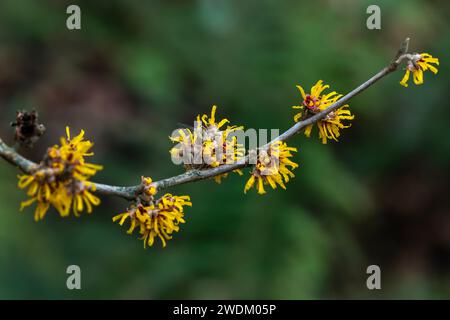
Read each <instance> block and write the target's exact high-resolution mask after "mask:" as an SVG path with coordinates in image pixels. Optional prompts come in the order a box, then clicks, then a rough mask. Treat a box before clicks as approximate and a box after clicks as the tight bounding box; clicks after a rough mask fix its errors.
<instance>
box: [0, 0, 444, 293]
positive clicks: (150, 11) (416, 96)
mask: <svg viewBox="0 0 450 320" xmlns="http://www.w3.org/2000/svg"><path fill="white" fill-rule="evenodd" d="M69 4H78V5H79V6H80V7H81V12H82V30H80V31H69V30H67V29H66V18H67V17H68V15H67V14H66V7H67V6H68V5H69ZM370 4H378V5H379V6H380V7H381V10H382V12H381V14H382V29H381V30H368V29H367V28H366V19H367V17H368V15H367V14H366V8H367V6H368V5H370ZM449 11H450V10H449V5H448V1H444V0H441V1H436V0H435V1H425V0H422V1H419V0H414V1H372V0H371V1H350V0H344V1H331V0H329V1H323V0H321V1H275V0H258V1H256V0H255V1H253V0H251V1H238V0H235V1H232V0H230V1H226V0H198V1H184V0H183V1H181V0H178V1H125V0H123V1H118V0H114V1H112V0H108V1H70V2H69V1H60V0H58V1H57V0H53V1H50V0H47V1H42V0H40V1H37V0H35V1H30V0H21V1H14V0H2V1H1V2H0V111H1V112H0V120H1V121H0V136H1V137H2V138H3V139H4V140H5V141H6V142H8V143H10V144H12V136H13V133H12V128H11V127H9V123H10V122H11V121H13V120H14V117H15V111H16V110H17V109H33V108H34V109H36V110H37V111H38V112H39V114H40V118H41V120H42V122H44V123H45V125H46V127H47V133H46V135H45V136H44V137H43V138H42V139H41V140H40V141H39V143H38V144H37V145H36V146H35V148H34V149H32V150H22V153H23V154H24V155H26V156H27V157H29V158H31V159H33V160H35V161H38V160H39V159H40V158H41V156H42V154H43V153H44V152H45V150H46V148H47V147H48V146H49V145H52V144H54V143H57V142H58V139H59V136H61V135H63V134H64V128H65V126H66V125H69V126H70V127H72V128H73V129H75V130H78V129H81V128H83V129H85V130H86V131H87V135H88V137H89V138H90V139H92V140H94V141H95V143H96V145H95V152H96V154H95V157H94V161H95V162H97V163H101V164H104V166H105V170H104V171H102V172H100V173H99V174H98V175H97V176H96V179H95V180H96V181H101V182H104V183H111V184H121V185H133V184H137V183H138V182H139V178H140V176H141V175H148V176H151V177H153V178H154V179H161V178H165V177H168V176H171V175H176V174H179V173H181V172H182V171H183V169H182V168H181V167H177V166H175V165H173V164H172V163H171V161H170V155H169V153H168V150H169V148H170V147H171V143H170V141H169V140H168V135H169V134H170V133H171V132H172V130H173V129H175V128H177V127H178V126H179V123H186V124H191V123H192V121H193V119H194V117H195V116H196V115H197V114H198V113H207V112H208V111H209V110H210V107H211V105H212V104H217V105H218V106H219V116H220V117H227V118H229V119H230V120H231V121H232V122H233V123H236V124H244V125H245V126H246V127H247V128H267V129H271V128H279V129H280V130H285V129H287V128H288V127H289V126H291V125H292V117H293V115H294V110H292V109H291V108H290V107H291V106H292V105H295V104H298V103H299V93H298V91H297V89H296V88H295V85H296V84H302V85H304V86H306V87H310V86H311V85H313V84H314V83H315V82H316V81H317V80H318V79H324V80H325V81H326V82H328V83H331V84H332V85H333V88H335V89H336V90H338V91H340V92H344V93H345V92H348V91H349V90H351V89H352V88H354V87H356V86H357V85H359V84H360V83H361V82H363V81H364V80H366V79H367V78H368V77H369V76H371V75H372V74H374V73H375V72H377V71H378V70H379V69H381V68H382V67H383V66H384V65H386V63H388V62H389V61H390V59H391V58H392V57H393V55H394V54H395V53H396V50H397V49H398V45H399V43H400V42H401V41H402V40H403V39H404V38H405V37H406V36H409V37H411V38H412V40H411V49H412V50H417V51H419V52H422V51H425V52H430V53H432V54H433V55H435V56H437V57H439V58H440V59H441V66H440V70H439V73H438V75H437V76H434V75H432V74H429V73H427V74H426V76H425V77H426V79H425V84H424V85H422V86H419V87H417V86H414V85H410V87H409V88H407V89H406V88H403V87H401V86H400V85H399V84H398V82H399V80H400V79H401V77H402V75H403V74H402V72H396V73H394V74H392V75H390V76H388V77H387V78H385V79H383V80H382V81H381V82H379V83H377V84H376V85H375V86H374V87H372V88H371V89H370V90H368V91H366V92H364V93H363V94H361V95H360V96H358V97H356V98H354V99H353V100H352V101H351V107H352V110H353V111H354V113H355V114H356V120H355V121H354V122H353V126H352V128H350V129H347V130H345V131H344V132H343V135H342V138H341V141H340V142H339V143H330V144H328V145H322V144H320V143H319V141H318V139H309V140H308V139H306V138H305V137H304V136H303V135H299V136H298V137H295V138H294V139H293V140H292V141H291V144H293V145H296V146H298V147H299V152H298V155H297V156H296V161H297V162H299V163H300V165H301V166H300V168H298V169H297V170H296V175H297V176H296V178H295V179H294V180H293V181H292V182H290V183H289V185H288V189H287V191H283V190H278V189H277V190H276V191H271V192H269V193H268V194H266V195H265V196H258V195H257V194H256V193H255V192H250V193H249V194H247V195H244V194H243V187H244V184H245V181H246V177H245V178H243V177H239V176H234V175H232V176H230V177H229V178H228V179H226V180H225V181H224V182H223V183H222V185H216V184H215V183H214V182H213V181H204V182H199V183H194V184H189V185H184V186H179V187H176V188H173V189H171V190H170V191H171V192H173V193H175V194H189V195H190V196H191V198H192V201H193V203H194V206H193V208H192V209H190V210H188V211H187V223H186V224H185V225H183V227H182V230H181V231H180V232H179V233H178V234H176V235H175V237H174V240H172V241H171V242H170V243H169V245H168V247H167V248H166V249H164V250H163V249H162V248H161V247H160V246H159V245H157V246H155V247H153V248H151V249H147V250H144V249H143V246H142V243H141V241H139V240H137V238H136V237H135V236H128V235H126V233H125V231H126V229H125V228H121V227H120V226H118V225H117V224H113V223H112V222H111V217H112V216H113V215H114V214H117V213H119V212H122V211H123V210H124V209H125V208H126V207H127V205H128V203H127V202H126V201H124V200H121V199H116V198H103V205H102V206H101V207H100V208H98V209H97V210H95V212H94V214H92V215H83V216H82V217H81V218H78V219H76V218H73V217H71V218H68V219H61V218H59V217H58V216H57V214H56V212H54V211H52V212H49V214H48V215H47V217H46V219H45V220H44V221H42V222H39V223H35V222H33V210H32V209H29V210H26V211H25V212H24V213H19V211H18V208H19V203H20V201H21V200H23V199H25V198H26V196H25V193H24V192H23V191H21V190H18V189H17V188H16V183H17V180H16V175H17V171H16V170H15V169H14V168H13V167H11V166H10V165H8V164H6V163H5V162H0V298H3V299H13V298H18V299H22V298H32V299H38V298H41V299H56V298H64V299H66V298H79V299H93V298H102V299H103V298H113V299H122V298H123V299H168V298H180V299H188V298H192V299H204V298H209V299H216V298H224V299H229V298H236V299H241V298H245V299H272V298H274V299H316V298H320V299H323V298H327V299H329V298H331V299H335V298H343V299H347V298H367V299H379V298H383V299H392V298H421V299H429V298H449V297H450V215H449V214H450V200H449V199H450V197H449V195H448V194H449V191H450V188H449V181H450V179H449V178H450V174H449V163H450V161H449V160H450V139H449V134H450V132H449V125H448V119H449V116H450V108H449V104H448V91H447V90H448V86H449V83H450V82H449V81H450V80H449V77H448V71H449V68H448V63H447V61H448V60H449V59H448V52H449V50H450V42H449V41H450V38H449V32H448V31H449V23H448V16H449V13H450V12H449ZM316 134H317V133H316ZM247 175H248V173H247V172H246V176H247ZM71 264H76V265H79V266H80V267H81V270H82V290H80V291H76V290H75V291H69V290H67V289H66V278H67V276H68V275H67V274H66V268H67V266H68V265H71ZM371 264H376V265H379V266H380V267H381V271H382V290H378V291H377V290H375V291H370V290H368V289H367V288H366V279H367V274H366V268H367V266H369V265H371Z"/></svg>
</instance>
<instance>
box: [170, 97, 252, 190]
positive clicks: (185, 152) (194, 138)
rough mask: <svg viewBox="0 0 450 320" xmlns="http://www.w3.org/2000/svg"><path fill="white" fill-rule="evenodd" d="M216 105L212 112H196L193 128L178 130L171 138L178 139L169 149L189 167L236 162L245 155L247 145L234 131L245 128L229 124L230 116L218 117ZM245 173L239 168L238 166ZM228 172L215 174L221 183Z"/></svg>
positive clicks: (188, 168)
mask: <svg viewBox="0 0 450 320" xmlns="http://www.w3.org/2000/svg"><path fill="white" fill-rule="evenodd" d="M216 110H217V107H216V106H213V107H212V109H211V115H210V116H208V115H206V114H203V115H202V116H200V115H198V116H197V121H196V122H195V127H194V129H193V130H191V129H189V128H186V129H180V130H178V131H177V134H176V135H173V136H171V137H169V138H170V140H171V141H172V142H175V143H177V145H176V146H175V147H173V148H172V149H171V150H170V154H171V155H172V158H173V159H174V160H177V161H178V162H183V163H184V166H185V168H186V170H191V169H207V168H216V167H218V166H221V165H224V164H230V163H235V162H237V161H239V160H240V159H242V158H243V157H244V153H245V149H244V147H243V146H242V145H241V144H239V143H238V141H237V137H236V136H232V135H231V134H232V133H233V132H235V131H237V130H243V128H244V127H243V126H234V125H233V126H227V127H226V128H224V125H226V124H227V123H229V120H228V119H222V120H220V121H217V120H216ZM234 172H237V173H239V174H242V172H241V171H240V170H235V171H234ZM226 176H227V174H223V175H220V176H216V177H215V178H214V180H215V181H216V182H218V183H220V181H221V179H222V178H225V177H226Z"/></svg>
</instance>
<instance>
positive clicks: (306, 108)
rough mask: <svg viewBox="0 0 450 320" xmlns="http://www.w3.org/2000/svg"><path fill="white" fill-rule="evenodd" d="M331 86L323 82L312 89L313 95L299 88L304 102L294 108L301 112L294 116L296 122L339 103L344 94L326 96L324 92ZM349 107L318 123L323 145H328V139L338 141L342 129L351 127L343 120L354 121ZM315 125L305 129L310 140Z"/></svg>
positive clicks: (333, 93) (342, 108)
mask: <svg viewBox="0 0 450 320" xmlns="http://www.w3.org/2000/svg"><path fill="white" fill-rule="evenodd" d="M329 87H330V86H329V85H324V84H323V81H322V80H319V81H317V83H316V84H315V85H314V86H313V87H312V88H311V93H309V94H306V93H305V90H304V89H303V88H302V87H301V86H297V88H298V89H299V90H300V94H301V95H302V98H303V102H302V104H301V105H299V106H293V107H292V108H294V109H300V110H301V111H300V112H299V113H297V114H296V115H295V116H294V121H295V122H298V121H299V120H301V119H304V118H306V117H307V116H309V115H314V114H316V113H319V112H320V111H322V110H325V109H327V108H328V107H329V106H331V105H332V104H333V103H335V102H337V101H338V100H339V99H340V98H341V97H342V94H338V93H337V92H336V91H332V92H330V93H327V94H324V93H323V91H324V90H326V89H328V88H329ZM348 107H349V106H348V105H347V104H346V105H344V106H342V107H340V108H339V109H337V110H335V111H332V112H330V113H329V114H328V115H327V116H326V117H325V118H323V119H321V120H319V121H317V122H316V123H317V127H318V129H319V139H321V141H322V143H324V144H326V143H327V140H328V139H333V140H335V141H338V139H337V138H338V137H339V136H340V135H341V134H340V132H339V131H340V129H344V128H348V127H350V126H351V125H345V124H344V123H343V120H353V119H354V117H355V116H354V115H352V114H351V112H350V110H349V109H348ZM313 126H314V124H310V125H308V126H306V128H305V135H306V136H307V137H308V138H309V137H310V136H311V131H312V128H313Z"/></svg>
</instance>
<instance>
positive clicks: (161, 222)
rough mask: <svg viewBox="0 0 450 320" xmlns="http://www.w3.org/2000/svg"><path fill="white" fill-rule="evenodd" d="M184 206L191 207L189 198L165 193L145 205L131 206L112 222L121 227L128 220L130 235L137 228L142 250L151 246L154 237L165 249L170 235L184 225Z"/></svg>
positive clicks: (170, 237)
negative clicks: (142, 242) (142, 244)
mask: <svg viewBox="0 0 450 320" xmlns="http://www.w3.org/2000/svg"><path fill="white" fill-rule="evenodd" d="M184 206H190V207H191V206H192V203H191V202H190V198H189V196H174V195H171V194H170V193H166V194H165V195H164V196H162V197H161V198H159V199H158V200H155V201H151V202H150V203H148V204H147V205H143V204H141V203H140V204H138V205H136V206H132V207H131V208H130V209H129V210H127V211H126V212H124V213H121V214H118V215H116V216H114V217H113V218H112V220H113V221H114V222H116V221H119V224H120V225H121V226H122V225H123V224H124V223H125V221H126V220H127V219H130V227H129V229H128V231H127V233H128V234H132V233H133V231H134V230H135V229H136V228H138V229H139V234H140V235H141V238H140V239H141V240H143V241H144V248H146V246H147V245H148V246H153V244H154V242H155V238H156V237H158V238H159V239H160V240H161V242H162V245H163V247H165V246H166V240H170V239H172V234H173V233H174V232H178V231H179V229H180V227H179V224H180V223H185V220H184Z"/></svg>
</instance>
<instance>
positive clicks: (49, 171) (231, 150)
mask: <svg viewBox="0 0 450 320" xmlns="http://www.w3.org/2000/svg"><path fill="white" fill-rule="evenodd" d="M404 58H406V59H407V66H406V73H405V75H404V77H403V79H402V80H401V81H400V84H401V85H403V86H405V87H407V86H408V80H409V77H410V73H411V72H412V73H413V80H414V83H415V84H417V85H419V84H422V83H423V73H424V72H425V71H427V70H430V71H431V72H433V73H435V74H436V73H437V72H438V69H437V68H436V67H435V66H434V65H439V59H437V58H434V57H432V56H431V55H430V54H428V53H421V54H417V53H416V54H404V55H403V56H402V59H404ZM399 59H400V58H399ZM396 66H397V64H395V65H394V67H396ZM391 67H392V65H391ZM394 69H395V68H389V69H385V70H388V71H393V70H394ZM297 88H298V90H299V91H300V94H301V98H302V101H301V104H300V105H297V106H293V108H294V109H298V110H299V112H298V113H297V114H296V115H295V116H294V121H295V122H299V121H303V120H306V119H308V118H310V117H313V116H314V115H317V114H319V113H321V112H323V111H324V110H326V109H328V108H330V107H331V106H333V105H334V106H333V107H332V109H333V111H330V112H329V110H327V111H325V112H323V113H322V114H320V115H318V116H317V117H321V119H315V118H313V119H310V120H309V121H308V122H306V123H305V122H304V123H301V124H298V125H297V127H296V128H295V127H294V128H293V129H292V128H291V132H288V135H284V138H286V137H287V136H290V135H292V133H293V132H292V130H295V131H294V132H296V131H297V130H298V129H299V128H300V127H303V126H304V125H305V124H307V123H308V124H307V125H306V126H305V130H304V134H305V135H306V136H307V137H310V136H311V132H312V129H313V127H314V126H315V125H317V128H318V135H319V139H320V140H321V142H322V143H323V144H326V143H327V141H328V140H335V141H338V138H339V137H340V135H341V132H340V130H341V129H345V128H348V127H350V126H351V125H350V124H349V122H348V121H350V120H353V119H354V115H353V114H352V113H351V111H350V110H349V106H348V104H344V102H345V101H346V100H340V99H341V98H342V96H343V95H342V94H339V93H338V92H336V91H331V90H330V92H326V91H327V89H329V88H330V86H329V85H326V84H324V83H323V81H322V80H319V81H317V83H316V84H315V85H314V86H312V87H311V90H310V92H309V93H306V92H305V90H304V89H303V87H302V86H300V85H298V86H297ZM338 101H340V102H342V104H343V105H342V106H340V107H339V108H336V106H337V105H335V104H336V103H337V102H338ZM339 104H340V103H339ZM216 110H217V107H216V106H215V105H214V106H212V109H211V114H210V115H206V114H203V115H198V116H197V118H196V121H195V123H194V127H193V128H192V129H190V128H185V129H179V130H177V131H175V132H174V134H173V135H171V136H170V137H169V138H170V140H171V141H172V142H173V143H176V145H175V146H174V147H172V148H171V149H170V151H169V152H170V154H171V156H172V160H173V161H174V162H176V163H183V164H184V166H185V168H186V170H192V169H196V170H205V169H212V168H217V167H219V166H222V165H225V164H232V163H237V162H239V163H238V165H237V166H234V167H232V168H233V169H235V168H240V167H243V166H248V165H250V164H254V166H253V169H252V170H251V172H250V178H249V179H248V180H247V182H246V184H245V186H244V193H247V191H248V190H250V189H251V188H253V187H255V189H256V191H257V193H258V194H265V193H266V189H265V187H266V186H270V187H271V188H272V189H276V188H277V186H280V187H281V188H283V189H286V183H287V182H289V180H290V179H291V178H293V177H295V175H294V173H293V172H292V171H293V170H294V169H296V168H297V167H298V164H297V163H296V162H294V161H293V160H292V158H293V156H294V152H297V149H296V148H294V147H289V146H288V145H287V144H286V143H285V142H284V141H283V140H285V139H282V137H279V138H278V139H280V140H278V139H276V140H274V141H275V142H271V143H269V144H267V145H265V146H264V147H261V148H259V149H257V151H250V152H249V153H248V154H246V151H245V148H244V147H243V145H242V144H240V143H239V142H238V137H237V133H238V132H237V131H240V130H243V126H235V125H229V120H228V119H222V120H217V119H216ZM327 112H328V113H327ZM325 113H327V114H326V115H324V114H325ZM312 120H317V121H315V122H313V121H312ZM13 125H14V126H16V140H18V141H21V142H27V141H28V142H29V143H30V144H32V142H33V141H35V140H33V141H31V139H32V138H36V137H37V136H39V135H41V134H42V133H43V127H41V126H40V125H38V123H37V115H36V114H35V113H31V114H28V113H19V114H18V120H17V121H16V123H14V124H13ZM66 133H67V137H62V138H61V140H60V145H55V146H53V147H51V148H49V149H48V150H47V153H46V156H45V158H44V160H43V161H42V162H41V163H40V164H39V166H38V167H37V169H36V170H34V171H33V172H32V173H31V174H24V175H21V176H19V177H18V178H19V182H18V186H19V188H21V189H27V195H28V196H29V197H30V199H29V200H27V201H24V202H22V203H21V210H22V209H23V208H25V207H27V206H30V205H31V204H33V203H36V208H35V214H34V218H35V220H41V219H43V218H44V216H45V214H46V212H47V211H48V209H49V208H50V206H53V207H54V208H56V210H57V211H58V212H59V214H60V215H61V216H62V217H66V216H69V215H70V212H71V211H72V212H73V213H74V215H75V216H79V214H80V212H82V211H84V210H86V211H87V212H88V213H91V212H92V208H93V206H96V205H99V204H100V199H99V198H97V197H96V196H95V195H94V194H93V192H95V191H96V185H95V184H94V183H92V182H90V181H89V180H90V179H91V177H92V176H94V175H95V174H96V173H97V172H98V171H99V170H102V166H100V165H96V164H91V163H88V162H86V160H85V159H86V158H87V157H89V156H92V155H93V153H92V152H91V151H90V150H91V148H92V146H93V143H92V142H91V141H88V140H85V139H84V131H81V132H80V134H79V135H77V136H76V137H73V138H72V137H71V134H70V129H69V128H68V127H67V128H66ZM253 156H254V159H252V157H253ZM224 169H228V168H224ZM213 171H215V170H213ZM224 171H225V170H224ZM227 171H231V170H227ZM234 172H237V173H239V174H240V175H242V172H241V170H239V169H236V170H234ZM214 173H215V172H213V174H214ZM211 175H212V174H210V172H208V174H206V175H204V177H209V176H211ZM227 175H228V173H221V174H219V175H216V176H215V177H214V179H215V181H216V182H218V183H220V182H221V179H222V178H224V177H226V176H227ZM187 176H189V175H187ZM184 178H185V177H182V179H181V180H183V179H184ZM174 179H176V177H175V178H174ZM178 182H179V181H178ZM183 182H186V181H183ZM164 184H165V183H155V182H153V180H152V179H151V178H150V177H142V178H141V185H140V186H139V187H137V188H132V189H133V190H136V191H133V192H134V193H133V194H131V195H129V194H128V193H127V194H126V197H127V198H128V197H131V198H134V200H133V204H132V206H131V207H130V208H129V209H127V211H126V212H123V213H120V214H118V215H116V216H114V217H113V218H112V220H113V222H118V223H119V224H120V225H121V226H122V225H124V223H125V222H126V221H127V220H129V221H130V226H129V228H128V231H127V233H128V234H132V233H133V232H134V231H135V230H138V233H139V235H140V239H141V240H143V242H144V248H145V247H147V246H153V244H154V243H155V239H156V238H159V239H160V241H161V243H162V246H163V247H166V245H167V240H170V239H172V236H173V233H175V232H178V231H179V230H180V224H182V223H185V219H184V207H186V206H189V207H191V206H192V203H191V201H190V197H189V196H187V195H183V196H175V195H172V194H170V193H166V194H164V195H163V196H162V197H159V198H156V197H155V196H156V194H157V192H158V190H157V188H158V187H162V186H164ZM172 184H176V183H172Z"/></svg>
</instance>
